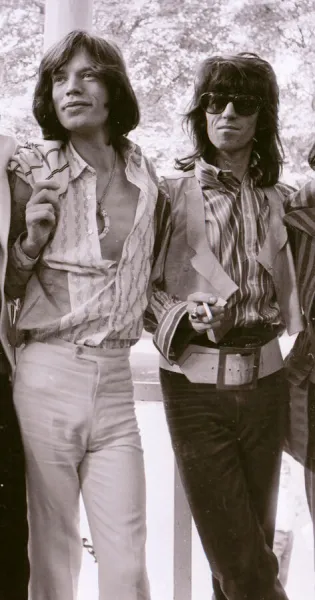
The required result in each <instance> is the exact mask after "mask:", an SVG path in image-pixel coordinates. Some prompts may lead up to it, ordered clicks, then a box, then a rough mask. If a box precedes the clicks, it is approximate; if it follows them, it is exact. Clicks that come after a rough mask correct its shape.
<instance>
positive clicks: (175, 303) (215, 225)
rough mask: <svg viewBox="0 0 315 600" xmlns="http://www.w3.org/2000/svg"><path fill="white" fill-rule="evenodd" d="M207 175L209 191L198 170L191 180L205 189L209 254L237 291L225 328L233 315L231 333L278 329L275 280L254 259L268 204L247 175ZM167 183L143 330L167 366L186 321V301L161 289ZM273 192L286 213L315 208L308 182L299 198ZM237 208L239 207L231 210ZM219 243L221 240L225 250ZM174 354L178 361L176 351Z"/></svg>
mask: <svg viewBox="0 0 315 600" xmlns="http://www.w3.org/2000/svg"><path fill="white" fill-rule="evenodd" d="M207 169H209V176H210V178H211V183H210V181H208V185H207V183H206V182H205V181H204V179H205V178H204V177H203V178H202V177H201V176H200V169H199V171H198V169H197V173H196V171H195V175H199V181H200V185H201V186H202V188H207V189H202V193H203V199H204V214H205V219H206V221H207V237H208V240H209V244H210V247H211V249H212V251H213V253H214V254H215V255H216V257H217V259H218V260H219V262H221V264H223V265H224V270H226V271H227V273H228V274H230V276H231V279H234V281H235V279H236V280H237V284H238V286H239V289H238V290H237V291H236V292H235V293H234V294H233V295H232V296H230V298H229V300H228V304H227V306H228V310H229V312H230V315H229V314H228V311H227V312H226V313H225V322H228V323H229V322H230V316H231V315H232V317H233V316H234V322H233V321H232V327H233V326H234V327H235V326H241V325H244V324H245V325H247V324H248V323H259V322H262V321H263V322H264V323H266V322H269V323H279V321H280V310H279V306H278V303H277V301H276V298H275V290H274V283H273V280H272V278H271V276H270V275H269V274H268V272H267V271H266V270H265V269H264V268H263V267H262V266H261V265H260V263H258V261H257V254H258V252H259V250H260V249H261V247H262V245H263V242H264V240H265V238H266V233H267V231H268V230H269V218H270V215H269V202H268V199H267V198H266V197H265V193H264V190H263V189H261V188H256V187H255V186H254V185H253V183H252V181H251V179H250V178H249V176H248V175H245V177H244V179H243V182H242V183H240V182H238V181H236V180H235V179H234V178H233V177H232V175H231V173H230V172H222V171H220V169H217V168H215V167H212V166H210V165H207ZM195 175H193V176H195ZM175 181H177V179H176V180H175ZM171 183H172V179H167V180H163V182H162V189H163V191H164V194H165V197H166V200H167V199H168V203H167V201H165V202H164V214H163V222H164V231H165V232H166V233H165V236H164V240H163V244H162V245H161V251H160V255H159V257H158V258H157V260H156V262H155V265H154V270H153V281H154V286H153V288H154V293H153V295H152V297H151V300H150V306H149V309H148V310H147V311H146V314H145V327H146V329H147V330H148V331H150V332H151V333H152V334H154V341H155V344H156V345H157V347H158V349H159V350H160V352H161V353H162V354H163V356H164V357H165V358H166V359H167V360H169V361H170V362H172V360H173V359H174V352H173V350H174V348H173V346H172V345H173V339H174V336H175V333H176V331H177V329H178V328H179V329H180V328H181V327H182V326H183V327H184V328H185V318H184V319H183V317H185V316H186V315H187V301H186V300H185V299H184V298H181V299H179V298H177V297H174V296H171V295H169V294H168V293H167V292H166V291H165V290H164V289H163V286H164V271H163V269H164V264H165V262H166V261H167V255H168V248H169V243H170V239H171V237H172V235H173V214H172V198H170V192H171V190H172V186H171ZM210 186H211V187H210ZM274 189H275V192H276V194H277V195H278V196H279V202H282V203H283V208H284V210H285V211H286V212H289V211H291V210H293V209H294V208H302V207H304V208H305V207H307V206H314V205H315V193H314V190H313V184H312V183H311V182H310V183H308V184H306V185H305V186H304V187H303V188H302V189H301V190H299V191H297V192H296V191H295V190H294V189H293V188H291V187H290V186H287V185H285V184H283V183H277V185H276V187H275V188H274ZM212 200H214V205H215V206H216V216H217V219H215V218H214V213H213V211H212ZM236 204H238V206H235V205H236ZM218 213H219V215H220V214H221V213H223V218H224V219H225V221H224V225H223V226H222V224H221V222H220V220H219V218H220V217H218ZM247 217H248V218H247ZM221 238H222V239H223V240H224V243H223V245H222V244H221ZM235 248H236V249H237V253H238V254H236V255H237V256H238V260H235V256H233V254H234V249H235ZM244 273H245V274H246V276H244ZM248 277H250V285H248V281H247V278H248ZM195 291H197V290H195ZM252 292H253V294H252V296H251V293H252ZM281 322H282V318H281ZM190 337H191V334H190V333H189V332H188V331H187V334H186V332H184V329H182V330H181V334H180V344H179V345H180V347H182V350H183V349H184V346H183V344H185V339H186V340H189V339H190ZM187 343H188V342H187ZM176 344H177V342H176ZM177 346H178V344H177ZM176 354H177V355H178V348H177V350H176Z"/></svg>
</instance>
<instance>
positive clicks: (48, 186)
mask: <svg viewBox="0 0 315 600" xmlns="http://www.w3.org/2000/svg"><path fill="white" fill-rule="evenodd" d="M59 188H60V185H59V183H57V181H54V180H53V179H43V180H42V181H36V183H35V184H34V187H33V194H38V192H40V191H41V190H59Z"/></svg>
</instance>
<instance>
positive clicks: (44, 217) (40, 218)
mask: <svg viewBox="0 0 315 600" xmlns="http://www.w3.org/2000/svg"><path fill="white" fill-rule="evenodd" d="M41 223H43V224H46V223H52V224H55V223H56V217H55V214H54V213H53V212H48V211H42V212H40V211H39V212H38V213H36V214H34V215H32V216H31V217H27V218H26V225H27V227H28V228H31V227H35V226H36V225H39V224H41Z"/></svg>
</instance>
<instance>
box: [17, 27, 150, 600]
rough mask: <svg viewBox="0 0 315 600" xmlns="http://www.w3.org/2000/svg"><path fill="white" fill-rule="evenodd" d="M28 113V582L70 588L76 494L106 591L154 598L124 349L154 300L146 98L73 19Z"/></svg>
mask: <svg viewBox="0 0 315 600" xmlns="http://www.w3.org/2000/svg"><path fill="white" fill-rule="evenodd" d="M33 110H34V115H35V118H36V119H37V122H38V123H39V125H40V126H41V128H42V132H43V137H44V140H43V141H40V142H39V143H35V144H30V145H28V146H26V147H21V148H19V150H18V151H17V153H16V154H15V156H14V157H13V159H12V161H11V163H10V167H9V168H10V180H11V189H12V211H13V222H12V228H11V237H12V238H13V239H16V240H17V241H16V242H15V244H14V245H13V247H12V250H11V261H10V267H9V272H8V282H7V291H8V293H9V294H10V295H11V296H21V295H23V306H22V309H21V312H20V316H19V319H18V322H17V338H18V339H21V340H22V341H24V343H25V345H24V347H23V349H22V350H21V351H19V356H18V361H17V368H16V375H15V382H14V401H15V405H16V409H17V412H18V417H19V420H20V424H21V429H22V434H23V440H24V446H25V455H26V463H27V480H28V496H29V524H30V560H31V564H32V569H31V586H30V588H31V589H30V593H31V597H32V600H43V599H45V600H74V599H75V597H76V591H77V583H78V575H79V569H80V561H81V548H82V543H81V538H80V531H79V493H80V491H81V492H82V495H83V501H84V504H85V508H86V512H87V517H88V521H89V525H90V530H91V535H92V541H93V546H94V548H95V552H96V555H97V561H98V568H99V597H100V599H104V600H105V598H106V599H107V598H112V599H114V598H115V599H119V600H148V599H149V597H150V594H149V586H148V581H147V574H146V566H145V539H146V522H145V478H144V464H143V452H142V447H141V440H140V435H139V430H138V426H137V421H136V416H135V407H134V400H133V386H132V380H131V371H130V364H129V354H130V347H131V346H132V345H133V344H135V343H136V341H137V340H138V339H139V337H140V334H141V330H142V314H143V311H144V309H145V307H146V304H147V286H148V282H149V278H150V271H151V262H152V258H151V257H152V250H153V244H154V235H155V227H156V223H155V207H156V203H157V197H158V185H157V178H156V175H155V172H154V169H153V167H152V165H151V164H150V162H149V161H148V160H147V159H146V158H145V157H144V156H143V154H142V152H141V149H140V148H139V147H138V146H137V145H135V144H133V143H132V142H131V141H129V140H128V138H127V137H126V136H127V134H128V133H129V132H130V131H131V130H132V129H134V128H135V127H136V126H137V125H138V122H139V109H138V103H137V100H136V97H135V94H134V91H133V89H132V87H131V84H130V81H129V79H128V75H127V72H126V67H125V64H124V61H123V58H122V56H121V54H120V51H119V50H118V49H117V48H116V47H115V46H114V45H113V44H110V43H108V42H107V41H106V40H104V39H101V38H99V37H96V36H93V35H89V34H88V33H85V32H81V31H74V32H72V33H70V34H69V35H67V36H66V37H65V38H64V39H62V40H61V41H60V42H58V43H57V44H56V45H55V46H53V47H52V48H51V49H50V50H48V52H47V53H46V54H45V56H44V57H43V59H42V61H41V64H40V68H39V76H38V82H37V85H36V89H35V94H34V103H33ZM24 230H25V232H24ZM25 286H26V291H25V293H24V288H25Z"/></svg>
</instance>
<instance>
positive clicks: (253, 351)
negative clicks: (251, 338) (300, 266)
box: [216, 346, 261, 390]
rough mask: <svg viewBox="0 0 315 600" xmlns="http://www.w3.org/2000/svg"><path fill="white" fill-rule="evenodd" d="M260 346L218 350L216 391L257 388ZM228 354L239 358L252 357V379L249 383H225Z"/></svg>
mask: <svg viewBox="0 0 315 600" xmlns="http://www.w3.org/2000/svg"><path fill="white" fill-rule="evenodd" d="M260 353H261V346H255V347H254V348H239V347H238V348H236V347H233V346H222V347H221V348H220V349H219V364H218V378H217V384H216V388H217V390H255V389H256V388H257V380H258V372H259V362H260ZM230 354H240V355H241V356H244V355H245V356H250V355H254V364H253V366H252V379H251V381H250V382H249V383H243V384H240V385H235V384H233V383H232V384H229V383H228V384H227V383H225V377H224V376H225V372H226V359H227V356H228V355H230Z"/></svg>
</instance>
